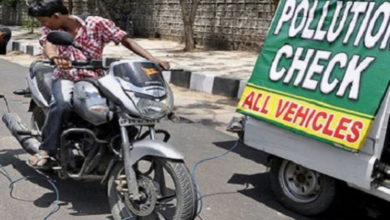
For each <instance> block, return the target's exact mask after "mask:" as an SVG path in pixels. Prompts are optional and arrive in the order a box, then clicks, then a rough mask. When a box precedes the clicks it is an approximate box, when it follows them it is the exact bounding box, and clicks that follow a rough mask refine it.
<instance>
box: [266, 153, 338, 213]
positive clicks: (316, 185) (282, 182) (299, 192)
mask: <svg viewBox="0 0 390 220" xmlns="http://www.w3.org/2000/svg"><path fill="white" fill-rule="evenodd" d="M270 168H271V169H270V175H269V177H270V182H271V188H272V191H273V193H274V194H275V197H276V199H277V200H278V201H279V202H280V203H281V204H282V205H283V206H284V207H286V208H287V209H289V210H292V211H294V212H296V213H299V214H301V215H306V216H313V215H318V214H321V213H323V212H325V211H326V210H328V209H329V208H330V207H331V205H332V203H333V201H334V198H335V195H336V180H335V179H333V178H331V177H329V176H326V175H323V174H320V173H318V172H316V171H313V170H310V169H308V168H306V167H303V166H300V165H298V164H295V163H293V162H291V161H288V160H284V159H281V158H276V157H275V158H273V159H272V160H271V166H270Z"/></svg>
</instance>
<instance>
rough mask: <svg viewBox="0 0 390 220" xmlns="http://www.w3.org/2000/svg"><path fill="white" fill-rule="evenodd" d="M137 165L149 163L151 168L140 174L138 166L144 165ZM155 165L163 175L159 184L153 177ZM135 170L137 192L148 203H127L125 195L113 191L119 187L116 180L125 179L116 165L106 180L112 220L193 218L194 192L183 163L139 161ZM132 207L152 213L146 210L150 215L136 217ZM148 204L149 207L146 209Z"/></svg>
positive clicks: (195, 207) (120, 166)
mask: <svg viewBox="0 0 390 220" xmlns="http://www.w3.org/2000/svg"><path fill="white" fill-rule="evenodd" d="M140 163H150V164H151V165H150V168H147V169H146V171H144V172H142V171H140V170H139V167H140V166H147V165H144V164H142V165H141V164H140ZM157 166H159V167H160V168H158V170H159V171H158V172H159V173H160V174H161V173H164V175H163V176H164V178H163V181H159V179H160V180H161V178H158V177H157V176H159V175H158V174H157V176H156V174H155V173H157V172H156V169H154V168H155V167H157ZM135 167H136V173H137V182H138V184H139V191H140V193H141V194H143V197H144V198H145V199H144V200H148V199H149V200H150V201H148V202H146V201H144V202H143V203H144V204H139V203H138V205H137V202H134V203H131V204H129V197H128V195H127V197H126V193H123V192H120V191H119V190H118V189H117V188H118V185H121V184H120V183H119V181H118V179H121V178H122V180H125V178H124V177H123V175H125V171H124V167H123V164H122V163H120V164H117V165H116V166H115V167H114V168H113V170H112V172H111V175H110V178H109V181H108V200H109V205H110V208H111V213H112V215H113V217H114V219H115V220H121V219H132V220H133V219H134V220H135V219H137V220H146V219H148V220H149V219H153V220H154V219H156V220H157V219H167V220H192V219H194V218H195V215H196V211H197V210H196V209H197V197H196V190H195V186H194V183H193V181H192V178H191V175H190V172H189V171H188V169H187V167H186V166H185V164H184V162H182V161H174V160H169V159H164V158H148V159H146V160H142V161H141V162H140V161H139V162H138V163H137V164H136V165H135ZM144 170H145V168H144ZM161 171H162V172H161ZM160 177H161V176H160ZM168 177H170V178H168ZM146 182H148V183H146ZM124 185H126V184H124ZM164 185H165V186H164ZM146 186H149V187H148V188H149V189H146V188H147V187H146ZM150 186H152V187H150ZM173 187H174V188H173ZM150 188H152V189H150ZM124 194H125V195H124ZM126 199H127V200H126ZM132 204H135V206H138V207H143V208H144V209H148V208H150V209H153V211H151V210H150V211H151V213H150V214H147V215H146V216H145V215H144V216H139V215H137V214H136V213H134V211H132V210H134V209H135V208H137V207H135V208H134V206H133V205H132ZM153 204H154V205H153ZM148 205H149V207H147V206H148ZM130 206H131V207H130ZM140 209H142V208H140ZM144 214H145V213H144ZM141 215H142V214H141Z"/></svg>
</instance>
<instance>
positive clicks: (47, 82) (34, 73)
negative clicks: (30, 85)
mask: <svg viewBox="0 0 390 220" xmlns="http://www.w3.org/2000/svg"><path fill="white" fill-rule="evenodd" d="M53 70H54V67H52V66H49V65H47V64H44V63H41V62H35V63H33V64H31V66H30V76H31V78H34V77H35V78H36V80H37V85H38V89H39V91H41V93H42V95H43V97H44V98H45V100H46V101H47V102H48V103H49V102H50V98H51V84H52V81H53V79H52V73H53Z"/></svg>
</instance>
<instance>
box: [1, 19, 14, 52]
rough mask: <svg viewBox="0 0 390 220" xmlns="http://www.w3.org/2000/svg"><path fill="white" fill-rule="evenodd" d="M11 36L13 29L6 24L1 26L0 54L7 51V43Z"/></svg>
mask: <svg viewBox="0 0 390 220" xmlns="http://www.w3.org/2000/svg"><path fill="white" fill-rule="evenodd" d="M10 38H11V30H10V29H9V28H7V27H5V26H0V54H5V53H6V52H7V43H8V41H9V40H10Z"/></svg>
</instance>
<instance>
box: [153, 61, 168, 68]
mask: <svg viewBox="0 0 390 220" xmlns="http://www.w3.org/2000/svg"><path fill="white" fill-rule="evenodd" d="M155 62H156V63H158V65H160V66H161V67H162V68H163V69H164V70H169V68H170V65H169V62H168V61H165V60H156V61H155Z"/></svg>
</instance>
